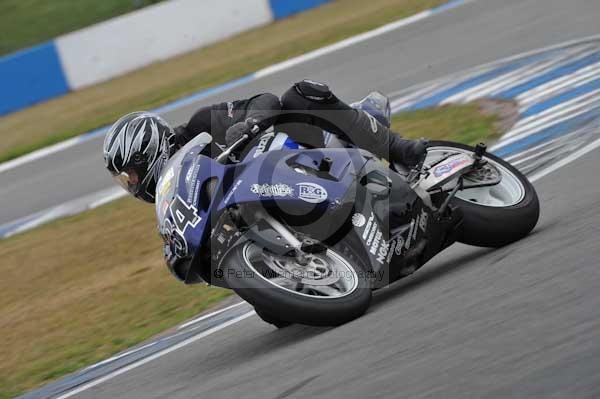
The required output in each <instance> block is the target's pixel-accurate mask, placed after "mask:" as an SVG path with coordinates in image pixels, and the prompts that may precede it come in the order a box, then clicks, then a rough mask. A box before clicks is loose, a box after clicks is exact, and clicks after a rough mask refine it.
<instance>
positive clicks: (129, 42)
mask: <svg viewBox="0 0 600 399" xmlns="http://www.w3.org/2000/svg"><path fill="white" fill-rule="evenodd" d="M272 20H273V15H272V12H271V8H270V6H269V4H268V2H267V1H265V0H218V1H214V0H171V1H167V2H164V3H160V4H157V5H154V6H150V7H147V8H144V9H143V10H140V11H137V12H134V13H131V14H126V15H123V16H121V17H117V18H114V19H111V20H109V21H106V22H102V23H100V24H97V25H94V26H91V27H89V28H86V29H83V30H80V31H77V32H73V33H72V34H68V35H65V36H62V37H59V38H58V39H56V46H57V48H58V52H59V54H60V59H61V61H62V65H63V69H64V72H65V75H66V78H67V81H68V83H69V87H70V88H71V89H72V90H77V89H79V88H82V87H85V86H89V85H92V84H95V83H98V82H101V81H104V80H107V79H110V78H112V77H114V76H118V75H122V74H124V73H126V72H130V71H133V70H135V69H137V68H140V67H143V66H145V65H148V64H151V63H153V62H156V61H160V60H165V59H168V58H171V57H173V56H176V55H179V54H183V53H186V52H189V51H191V50H193V49H196V48H199V47H203V46H206V45H208V44H211V43H215V42H217V41H219V40H222V39H225V38H227V37H230V36H233V35H235V34H237V33H240V32H243V31H245V30H248V29H251V28H254V27H257V26H260V25H264V24H267V23H269V22H271V21H272Z"/></svg>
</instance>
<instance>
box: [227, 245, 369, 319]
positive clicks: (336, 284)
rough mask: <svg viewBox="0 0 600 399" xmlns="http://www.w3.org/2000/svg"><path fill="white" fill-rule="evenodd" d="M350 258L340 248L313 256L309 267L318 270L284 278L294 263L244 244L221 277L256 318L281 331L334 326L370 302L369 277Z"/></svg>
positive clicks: (362, 310)
mask: <svg viewBox="0 0 600 399" xmlns="http://www.w3.org/2000/svg"><path fill="white" fill-rule="evenodd" d="M352 253H353V251H352V249H351V248H350V247H349V246H348V245H346V244H344V243H343V242H342V243H340V244H338V245H336V246H335V247H333V248H327V250H326V251H325V252H323V253H319V254H309V256H315V258H313V260H311V261H310V262H311V263H309V265H312V263H313V262H314V263H315V265H316V268H317V269H318V268H319V267H320V268H321V269H319V270H317V271H315V272H314V273H313V272H310V271H306V272H304V271H303V270H304V269H302V266H301V265H300V266H299V267H298V265H295V267H296V269H293V270H292V271H289V272H288V271H286V270H287V269H286V268H287V267H288V266H286V265H288V264H289V265H291V266H290V269H292V267H294V264H293V262H295V258H293V257H285V256H276V255H274V254H271V253H269V252H268V251H266V250H264V249H263V248H260V247H259V246H258V245H256V244H255V243H253V242H251V241H248V242H245V243H243V244H241V245H239V246H238V247H236V248H234V249H232V251H231V254H230V255H229V256H228V258H227V259H226V260H225V262H224V265H223V269H224V277H225V279H226V280H227V283H228V285H229V287H231V288H232V289H233V290H234V291H235V292H236V293H237V294H238V295H239V296H241V297H242V298H243V299H245V300H246V301H248V302H249V303H250V304H251V305H253V306H254V307H255V309H258V310H259V312H260V313H259V316H260V314H261V313H262V314H264V315H268V318H269V319H272V320H277V322H278V324H282V325H283V324H284V323H299V324H306V325H313V326H337V325H340V324H344V323H347V322H349V321H351V320H353V319H356V318H357V317H360V316H361V315H363V314H364V313H365V312H366V310H367V309H368V307H369V305H370V302H371V296H372V291H371V285H370V280H369V276H368V274H367V273H366V272H365V270H366V269H365V268H364V267H363V265H362V262H361V261H360V259H359V258H358V257H355V256H352V255H350V254H352ZM342 254H343V255H342ZM326 263H327V265H325V264H326ZM334 264H335V265H336V267H335V268H334V267H333V266H332V265H334ZM336 279H337V280H336ZM327 284H329V285H327ZM261 317H262V316H261ZM272 324H274V323H272ZM275 325H277V324H275Z"/></svg>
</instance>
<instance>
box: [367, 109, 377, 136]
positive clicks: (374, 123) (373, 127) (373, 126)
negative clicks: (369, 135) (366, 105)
mask: <svg viewBox="0 0 600 399" xmlns="http://www.w3.org/2000/svg"><path fill="white" fill-rule="evenodd" d="M364 112H365V115H367V117H368V118H369V121H370V122H371V130H372V131H373V133H377V119H375V117H374V116H373V115H371V114H370V113H368V112H366V111H364Z"/></svg>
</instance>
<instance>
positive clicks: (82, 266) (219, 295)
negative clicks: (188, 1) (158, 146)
mask: <svg viewBox="0 0 600 399" xmlns="http://www.w3.org/2000/svg"><path fill="white" fill-rule="evenodd" d="M497 122H498V118H496V117H495V116H494V115H484V114H482V112H481V110H480V109H479V107H478V106H477V105H473V104H472V105H461V106H455V105H453V106H445V107H442V108H437V109H428V110H423V111H417V112H410V113H404V114H400V115H398V116H396V117H395V118H394V121H393V127H394V128H395V129H396V130H397V131H399V132H402V133H403V135H405V136H407V137H421V136H425V137H428V138H430V139H447V140H455V141H461V142H465V143H470V144H472V143H476V142H479V141H488V140H492V139H494V138H495V137H497V136H498V134H499V131H498V129H497V128H496V126H497ZM161 248H162V245H161V240H160V239H159V237H158V234H157V232H156V224H155V214H154V207H153V206H150V205H147V204H143V203H142V202H139V201H137V200H134V199H129V198H125V199H122V200H119V201H116V202H114V203H111V204H108V205H105V206H103V207H100V208H98V209H95V210H92V211H88V212H85V213H82V214H80V215H77V216H74V217H69V218H65V219H62V220H58V221H55V222H52V223H49V224H47V225H45V226H42V227H40V228H37V229H35V230H32V231H29V232H26V233H23V234H20V235H18V236H15V237H12V238H9V239H6V240H2V241H0V259H1V260H2V263H0V275H2V279H1V280H0V334H1V335H0V359H2V361H1V362H0V398H2V399H6V398H10V397H13V396H15V395H18V394H20V393H23V392H25V391H28V390H31V389H33V388H35V387H38V386H40V385H42V384H45V383H48V382H50V381H52V380H54V379H56V378H60V377H62V376H64V375H65V374H68V373H70V372H73V371H76V370H78V369H81V368H83V367H85V366H88V365H90V364H92V363H94V362H97V361H100V360H102V359H105V358H107V357H109V356H111V355H113V354H115V353H117V352H119V351H122V350H124V349H126V348H129V347H131V346H133V345H135V344H138V343H140V342H142V341H144V340H146V339H148V338H150V337H152V336H153V335H155V334H158V333H160V332H162V331H164V330H166V329H168V328H170V327H172V326H174V325H176V324H178V323H180V322H181V321H183V320H185V319H188V318H190V317H192V316H194V315H196V314H197V313H198V312H200V311H202V310H204V309H206V308H208V307H210V306H212V305H214V304H216V303H217V302H219V301H220V300H222V299H223V298H225V297H226V296H228V295H230V292H229V291H226V290H222V289H219V288H214V287H206V286H203V285H195V286H189V287H188V286H184V285H182V284H181V283H179V282H177V281H176V280H175V279H174V278H173V277H172V276H171V275H170V274H169V273H168V271H167V269H166V267H165V265H164V264H163V260H162V254H161Z"/></svg>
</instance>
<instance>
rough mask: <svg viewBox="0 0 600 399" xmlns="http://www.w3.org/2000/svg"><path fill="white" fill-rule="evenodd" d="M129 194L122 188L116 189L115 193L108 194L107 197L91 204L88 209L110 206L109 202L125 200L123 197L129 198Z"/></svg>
mask: <svg viewBox="0 0 600 399" xmlns="http://www.w3.org/2000/svg"><path fill="white" fill-rule="evenodd" d="M127 194H128V193H127V191H125V190H123V189H122V188H120V187H116V188H115V191H114V192H113V193H110V194H107V195H106V196H105V197H102V198H99V199H98V200H96V201H94V202H92V203H90V204H89V205H88V208H89V209H95V208H98V207H99V206H102V205H105V204H108V203H109V202H112V201H114V200H117V199H119V198H123V197H125V196H127Z"/></svg>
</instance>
